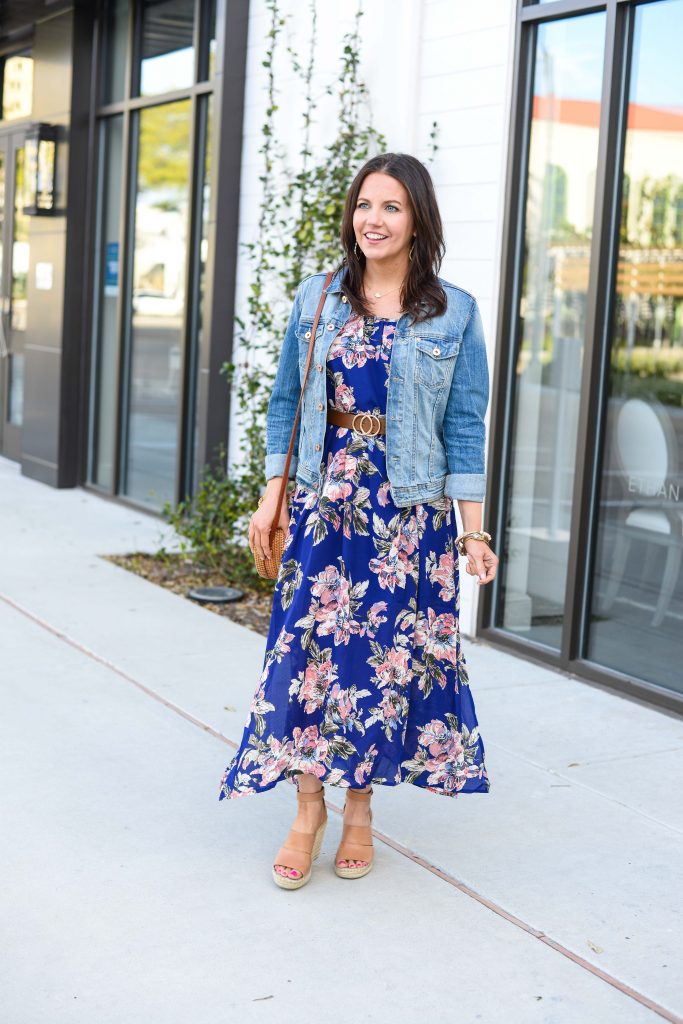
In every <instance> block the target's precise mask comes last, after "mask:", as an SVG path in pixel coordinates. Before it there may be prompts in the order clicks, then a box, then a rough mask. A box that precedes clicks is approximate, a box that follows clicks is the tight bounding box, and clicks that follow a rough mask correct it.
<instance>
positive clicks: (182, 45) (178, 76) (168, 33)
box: [140, 0, 194, 96]
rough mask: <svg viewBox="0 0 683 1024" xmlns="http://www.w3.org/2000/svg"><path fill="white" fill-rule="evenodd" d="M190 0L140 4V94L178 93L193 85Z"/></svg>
mask: <svg viewBox="0 0 683 1024" xmlns="http://www.w3.org/2000/svg"><path fill="white" fill-rule="evenodd" d="M193 29H194V3H193V0H144V3H143V12H142V62H141V67H140V94H141V95H142V96H151V95H153V94H154V93H161V92H170V91H172V90H173V89H182V88H184V87H186V86H188V85H191V84H192V83H193V81H194V46H193Z"/></svg>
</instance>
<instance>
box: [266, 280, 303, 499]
mask: <svg viewBox="0 0 683 1024" xmlns="http://www.w3.org/2000/svg"><path fill="white" fill-rule="evenodd" d="M302 291H303V282H302V284H300V285H299V287H298V289H297V292H296V295H295V297H294V303H293V305H292V312H291V314H290V317H289V323H288V324H287V330H286V331H285V337H284V341H283V343H282V350H281V352H280V361H279V363H278V367H277V372H276V374H275V382H274V384H273V390H272V392H271V395H270V400H269V402H268V411H267V414H266V460H265V471H266V480H270V478H271V477H273V476H282V474H283V473H284V471H285V461H286V459H287V449H288V448H289V439H290V437H291V434H292V425H293V423H294V414H295V413H296V407H297V403H298V401H299V394H300V392H301V378H300V376H299V341H298V338H297V333H296V330H297V325H298V323H299V319H300V316H301V300H302ZM300 433H301V415H300V416H299V422H298V423H297V427H296V438H295V440H294V451H293V452H292V461H291V463H290V466H289V476H290V477H293V476H295V474H296V468H297V464H298V461H299V458H298V451H299V435H300Z"/></svg>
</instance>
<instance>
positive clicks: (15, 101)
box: [0, 53, 33, 121]
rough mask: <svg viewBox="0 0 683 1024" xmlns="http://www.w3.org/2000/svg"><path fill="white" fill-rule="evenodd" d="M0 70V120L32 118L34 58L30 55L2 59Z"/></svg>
mask: <svg viewBox="0 0 683 1024" xmlns="http://www.w3.org/2000/svg"><path fill="white" fill-rule="evenodd" d="M0 68H2V78H1V80H0V89H1V90H2V103H1V105H0V118H2V119H3V120H5V121H14V120H16V119H17V118H19V117H30V116H31V110H32V109H33V58H32V57H31V55H30V53H15V54H12V55H11V56H9V57H1V58H0Z"/></svg>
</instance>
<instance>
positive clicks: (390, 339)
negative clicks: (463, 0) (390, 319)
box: [378, 324, 396, 359]
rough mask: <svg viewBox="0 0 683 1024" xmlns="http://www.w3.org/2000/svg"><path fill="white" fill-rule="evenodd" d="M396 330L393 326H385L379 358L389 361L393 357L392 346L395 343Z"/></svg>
mask: <svg viewBox="0 0 683 1024" xmlns="http://www.w3.org/2000/svg"><path fill="white" fill-rule="evenodd" d="M395 333H396V328H395V327H394V325H393V324H385V325H384V329H383V330H382V341H381V343H380V346H379V350H378V351H379V356H380V358H381V359H389V357H390V355H391V346H392V345H393V343H394V334H395Z"/></svg>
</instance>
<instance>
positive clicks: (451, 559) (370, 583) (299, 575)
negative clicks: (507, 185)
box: [219, 315, 489, 799]
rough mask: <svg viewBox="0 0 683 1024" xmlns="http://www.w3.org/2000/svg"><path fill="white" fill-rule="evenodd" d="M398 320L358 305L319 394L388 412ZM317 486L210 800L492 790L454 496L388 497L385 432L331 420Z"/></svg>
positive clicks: (339, 404) (290, 544) (294, 511)
mask: <svg viewBox="0 0 683 1024" xmlns="http://www.w3.org/2000/svg"><path fill="white" fill-rule="evenodd" d="M395 327H396V322H395V321H392V320H378V319H375V318H374V317H368V316H361V315H352V316H351V318H350V319H349V320H348V321H347V323H346V324H345V325H344V327H343V329H342V330H341V331H340V333H339V335H338V336H337V337H336V338H335V339H334V340H333V341H332V343H331V345H330V348H329V351H328V357H327V367H326V369H327V398H328V403H329V404H330V405H331V406H334V407H335V408H337V409H341V410H342V411H344V412H352V411H356V410H364V411H368V412H375V413H378V414H384V413H385V411H386V395H387V382H388V372H389V364H390V360H391V352H392V343H393V338H394V331H395ZM322 455H323V461H322V467H321V468H322V470H323V472H322V473H321V480H320V485H319V488H318V491H315V490H313V489H312V488H308V487H304V486H303V485H298V486H297V489H296V490H295V492H294V494H293V495H292V497H291V499H290V510H291V514H290V521H289V531H288V534H287V538H286V541H285V549H284V553H283V556H282V563H281V565H280V570H279V574H278V578H277V580H276V583H275V591H274V597H273V610H272V617H271V621H270V629H269V633H268V639H267V643H266V653H265V658H264V664H263V671H262V673H261V677H260V680H259V685H258V687H257V690H256V693H255V694H254V697H253V700H252V703H251V708H250V711H249V715H248V718H247V722H246V726H245V729H244V734H243V737H242V742H241V744H240V747H239V749H238V751H237V753H236V754H235V756H234V758H233V759H232V761H231V762H230V764H229V765H228V767H227V768H226V770H225V773H224V775H223V778H222V780H221V785H220V791H219V799H223V798H224V797H230V798H235V797H239V796H243V795H246V794H248V793H260V792H263V791H265V790H267V789H272V788H273V787H274V786H275V785H277V783H278V782H280V781H282V780H287V781H289V782H294V781H295V777H296V776H297V775H298V774H300V773H302V772H309V773H311V774H313V775H316V776H317V777H318V778H320V779H321V780H322V781H323V782H327V783H329V784H331V785H333V786H340V787H347V786H351V787H356V788H363V787H365V786H367V785H368V784H370V783H373V784H382V785H390V786H393V785H397V784H398V783H401V782H409V783H412V784H413V785H415V786H420V787H421V788H423V789H427V790H429V791H430V792H432V793H441V794H444V795H445V796H456V795H457V794H458V793H473V792H479V793H482V792H487V791H488V789H489V778H488V775H487V772H486V768H485V765H484V745H483V742H482V739H481V737H480V735H479V727H478V724H477V718H476V712H475V707H474V702H473V700H472V695H471V693H470V687H469V680H468V675H467V668H466V663H465V658H464V655H463V653H462V650H461V647H460V630H459V616H458V612H459V609H460V591H459V577H458V558H457V549H456V548H455V537H456V530H457V524H456V518H455V510H454V506H453V501H452V499H451V498H449V497H447V496H445V495H444V496H443V497H440V498H438V499H436V500H435V501H429V502H426V503H423V504H415V505H411V506H410V507H407V508H400V507H398V506H396V505H395V504H394V502H393V500H392V497H391V491H390V488H389V481H388V480H387V474H386V460H385V438H384V436H383V435H380V436H378V437H369V436H366V435H363V434H361V433H357V432H356V431H354V430H350V429H347V428H345V427H337V426H334V425H333V424H329V423H328V425H327V428H326V434H325V444H324V449H323V453H322Z"/></svg>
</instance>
